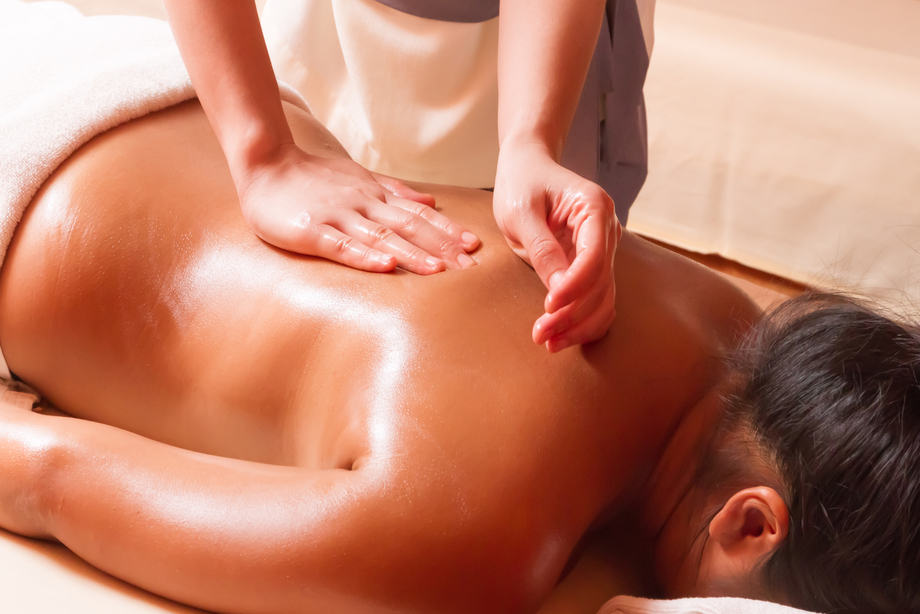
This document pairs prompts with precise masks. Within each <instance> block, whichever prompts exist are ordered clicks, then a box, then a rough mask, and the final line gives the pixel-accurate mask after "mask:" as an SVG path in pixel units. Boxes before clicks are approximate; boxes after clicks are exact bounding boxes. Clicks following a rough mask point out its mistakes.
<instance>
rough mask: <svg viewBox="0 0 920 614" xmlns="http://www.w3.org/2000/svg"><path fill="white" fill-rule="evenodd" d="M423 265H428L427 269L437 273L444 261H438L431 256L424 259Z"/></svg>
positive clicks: (442, 266)
mask: <svg viewBox="0 0 920 614" xmlns="http://www.w3.org/2000/svg"><path fill="white" fill-rule="evenodd" d="M425 264H427V265H428V268H429V269H434V270H437V271H440V270H441V269H443V268H444V261H443V260H438V259H437V258H435V257H433V256H428V257H427V258H425Z"/></svg>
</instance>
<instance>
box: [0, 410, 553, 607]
mask: <svg viewBox="0 0 920 614" xmlns="http://www.w3.org/2000/svg"><path fill="white" fill-rule="evenodd" d="M438 471H439V470H435V471H434V472H433V473H434V474H437V473H438ZM431 477H432V471H431V470H430V468H426V467H423V466H417V465H409V466H408V467H403V468H401V469H397V468H395V466H392V465H391V466H386V467H384V466H383V465H382V464H380V463H377V462H374V461H369V462H367V463H365V464H364V466H362V467H361V468H359V469H355V470H352V471H348V470H333V469H330V470H308V469H303V468H298V467H285V466H276V465H268V464H262V463H254V462H249V461H242V460H237V459H231V458H223V457H216V456H211V455H207V454H201V453H197V452H192V451H189V450H184V449H182V448H177V447H174V446H170V445H166V444H163V443H159V442H156V441H153V440H150V439H146V438H144V437H141V436H138V435H135V434H133V433H130V432H128V431H124V430H121V429H117V428H114V427H110V426H107V425H103V424H99V423H95V422H89V421H85V420H79V419H75V418H70V417H62V416H47V415H40V414H35V413H32V412H27V411H23V410H21V409H18V408H17V409H14V408H11V407H7V406H5V405H3V404H2V403H0V528H4V529H7V530H10V531H14V532H16V533H20V534H23V535H29V536H32V537H44V538H51V539H56V540H58V541H60V542H62V543H63V544H64V545H65V546H67V547H68V548H69V549H70V550H72V551H73V552H74V553H75V554H77V555H78V556H80V557H81V558H83V559H84V560H86V561H87V562H89V563H90V564H92V565H94V566H95V567H98V568H99V569H101V570H103V571H106V572H108V573H110V574H112V575H113V576H116V577H118V578H121V579H123V580H125V581H127V582H130V583H132V584H135V585H137V586H140V587H142V588H145V589H147V590H150V591H152V592H154V593H157V594H160V595H163V596H165V597H169V598H171V599H174V600H177V601H180V602H183V603H187V604H190V605H194V606H197V607H201V608H204V609H207V610H215V611H221V612H253V613H261V612H354V613H359V612H379V611H398V612H406V613H409V612H433V611H437V612H444V613H445V614H447V613H450V612H463V613H464V614H465V613H467V612H482V613H484V614H485V613H489V612H502V613H503V614H506V613H509V612H518V611H522V610H523V609H524V607H525V605H524V604H532V603H533V600H534V593H533V591H534V590H537V589H540V590H542V589H543V588H545V587H534V586H532V585H531V584H532V583H531V580H530V575H529V569H530V567H528V565H530V564H532V562H530V559H520V560H518V559H517V558H516V556H515V555H514V552H516V550H515V547H513V546H509V543H510V544H516V543H517V542H515V541H514V540H513V539H512V540H511V541H510V542H508V541H507V540H505V539H504V536H503V535H501V534H497V533H495V532H494V531H493V530H492V529H491V528H490V529H488V530H487V532H485V533H484V532H483V531H484V529H483V526H481V525H480V524H479V523H478V522H477V520H476V518H475V517H471V516H470V514H469V510H466V509H460V510H458V509H456V506H455V505H454V501H453V498H452V495H451V494H447V493H445V492H444V484H440V485H435V486H436V487H432V486H431V485H428V486H426V484H425V480H426V479H431ZM435 477H436V476H435ZM433 491H435V492H434V494H432V492H433ZM497 520H498V519H491V520H489V521H488V522H490V523H492V522H494V521H497ZM487 526H489V527H492V526H493V525H492V524H489V525H487ZM511 533H515V532H513V531H512V532H511ZM527 543H528V544H529V542H527ZM517 545H518V546H520V544H517ZM524 551H525V553H529V550H528V549H526V548H525V549H524ZM527 556H529V554H527ZM525 560H526V561H528V562H527V563H525V562H524V561H525Z"/></svg>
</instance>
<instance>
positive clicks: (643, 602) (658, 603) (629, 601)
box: [597, 595, 813, 614]
mask: <svg viewBox="0 0 920 614" xmlns="http://www.w3.org/2000/svg"><path fill="white" fill-rule="evenodd" d="M597 614H813V613H811V612H806V611H805V610H797V609H795V608H790V607H788V606H784V605H779V604H778V603H770V602H769V601H756V600H754V599H738V598H735V597H707V598H701V597H694V598H690V599H643V598H641V597H627V596H625V595H621V596H619V597H614V598H613V599H611V600H610V601H608V602H607V603H605V604H604V605H603V607H601V609H600V610H599V611H598V613H597Z"/></svg>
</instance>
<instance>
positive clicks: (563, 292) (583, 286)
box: [544, 215, 612, 313]
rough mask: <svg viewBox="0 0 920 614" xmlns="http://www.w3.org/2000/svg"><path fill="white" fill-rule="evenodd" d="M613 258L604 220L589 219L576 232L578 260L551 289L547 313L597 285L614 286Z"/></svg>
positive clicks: (594, 217) (597, 218) (576, 258)
mask: <svg viewBox="0 0 920 614" xmlns="http://www.w3.org/2000/svg"><path fill="white" fill-rule="evenodd" d="M611 247H612V246H611ZM611 256H612V254H609V255H608V232H607V228H606V224H605V222H604V220H603V219H602V217H601V216H600V215H589V216H588V217H587V218H586V219H585V221H584V222H582V223H581V226H579V227H578V228H577V229H576V230H575V259H574V260H572V265H571V266H570V267H568V270H567V271H566V272H565V275H563V276H562V277H561V278H560V280H559V282H558V284H556V286H555V287H553V288H550V291H549V293H548V294H547V295H546V301H545V302H544V309H546V311H547V312H548V313H552V312H553V311H556V310H557V309H559V308H560V307H562V306H563V305H567V304H569V303H571V302H573V301H576V300H578V299H580V298H582V297H584V296H586V295H587V294H588V293H589V292H590V291H591V288H592V287H594V286H595V285H597V284H599V283H601V284H605V285H606V284H609V283H612V281H610V260H611ZM605 278H606V279H605Z"/></svg>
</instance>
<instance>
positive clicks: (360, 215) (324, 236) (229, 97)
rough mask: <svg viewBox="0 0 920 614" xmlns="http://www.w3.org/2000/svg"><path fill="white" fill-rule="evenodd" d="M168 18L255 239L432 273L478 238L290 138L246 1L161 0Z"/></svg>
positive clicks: (352, 261) (378, 267)
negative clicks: (314, 153)
mask: <svg viewBox="0 0 920 614" xmlns="http://www.w3.org/2000/svg"><path fill="white" fill-rule="evenodd" d="M166 7H167V10H168V12H169V20H170V24H171V26H172V29H173V32H174V33H175V35H176V39H177V41H178V43H179V48H180V50H181V51H182V57H183V59H184V60H185V64H186V67H187V68H188V71H189V74H190V75H191V78H192V83H193V84H194V85H195V90H196V92H197V93H198V97H199V99H200V100H201V104H202V106H203V107H204V110H205V113H206V114H207V116H208V119H209V120H210V122H211V126H212V127H213V129H214V131H215V133H216V134H217V137H218V140H219V141H220V145H221V148H222V149H223V151H224V155H225V156H226V158H227V162H228V164H229V166H230V171H231V174H232V175H233V180H234V183H235V185H236V189H237V193H238V194H239V197H240V204H241V205H242V208H243V213H244V215H245V216H246V219H247V220H248V222H249V224H250V225H251V226H252V228H253V229H254V230H255V232H256V234H258V235H259V236H260V237H261V238H262V239H264V240H265V241H267V242H269V243H272V244H274V245H277V246H278V247H281V248H284V249H288V250H291V251H295V252H300V253H305V254H311V255H317V256H322V257H324V258H328V259H330V260H335V261H337V262H341V263H343V264H347V265H349V266H353V267H356V268H360V269H365V270H369V271H389V270H392V269H393V268H394V267H395V266H397V265H401V266H403V267H404V268H406V269H409V270H411V271H414V272H416V273H423V274H424V273H434V272H437V271H440V270H443V269H444V267H445V266H450V267H453V266H460V263H461V262H463V263H469V262H471V259H469V257H467V256H464V254H465V252H466V250H467V249H470V250H471V249H474V248H475V247H476V246H477V245H478V240H477V239H476V237H475V235H472V234H470V233H468V232H464V230H463V229H462V228H460V227H459V226H457V225H456V224H453V223H452V222H450V220H448V219H447V218H446V217H444V216H443V215H441V214H440V213H438V212H437V211H435V210H434V208H433V205H434V200H433V199H432V198H431V197H430V196H429V195H426V194H421V193H419V192H416V191H415V190H412V189H411V188H409V187H408V186H406V185H404V184H403V183H401V182H399V181H396V180H394V179H392V178H388V177H384V176H382V175H372V174H371V173H369V172H368V171H367V170H365V169H364V168H363V167H361V166H360V165H358V164H357V163H355V162H353V161H351V160H347V159H336V160H332V159H327V158H324V157H320V156H315V155H310V154H307V153H305V152H304V151H302V150H301V149H299V148H298V147H297V146H296V145H295V144H294V140H293V137H292V136H291V131H290V129H289V127H288V125H287V122H286V121H285V118H284V114H283V113H282V110H281V98H280V94H279V91H278V85H277V82H276V80H275V75H274V72H273V70H272V66H271V61H270V60H269V56H268V51H267V49H266V47H265V41H264V39H263V37H262V31H261V29H260V27H259V16H258V13H257V12H256V7H255V3H254V2H252V1H244V0H232V1H230V2H227V1H226V0H166Z"/></svg>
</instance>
